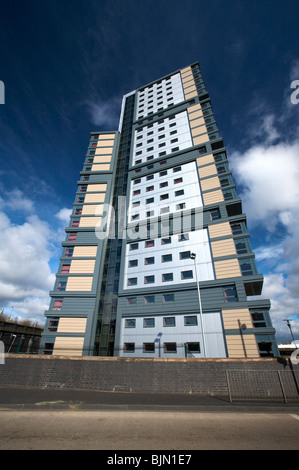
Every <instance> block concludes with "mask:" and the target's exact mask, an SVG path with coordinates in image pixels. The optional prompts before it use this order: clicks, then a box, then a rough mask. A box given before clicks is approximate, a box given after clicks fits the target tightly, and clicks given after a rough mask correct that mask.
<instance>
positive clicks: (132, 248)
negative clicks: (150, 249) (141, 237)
mask: <svg viewBox="0 0 299 470" xmlns="http://www.w3.org/2000/svg"><path fill="white" fill-rule="evenodd" d="M138 247H139V243H130V248H129V250H130V251H133V250H138Z"/></svg>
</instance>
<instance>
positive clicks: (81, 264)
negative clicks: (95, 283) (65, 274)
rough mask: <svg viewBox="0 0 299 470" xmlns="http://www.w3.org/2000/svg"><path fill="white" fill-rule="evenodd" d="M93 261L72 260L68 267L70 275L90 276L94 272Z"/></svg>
mask: <svg viewBox="0 0 299 470" xmlns="http://www.w3.org/2000/svg"><path fill="white" fill-rule="evenodd" d="M94 266H95V260H94V259H86V260H85V259H84V260H81V259H73V260H72V262H71V266H70V271H69V273H70V274H92V273H93V272H94Z"/></svg>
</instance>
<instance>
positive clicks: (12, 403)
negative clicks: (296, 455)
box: [0, 387, 299, 463]
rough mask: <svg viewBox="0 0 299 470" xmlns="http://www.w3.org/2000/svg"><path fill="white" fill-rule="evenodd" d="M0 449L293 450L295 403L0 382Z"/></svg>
mask: <svg viewBox="0 0 299 470" xmlns="http://www.w3.org/2000/svg"><path fill="white" fill-rule="evenodd" d="M0 449H1V450H5V449H6V450H11V449H13V450H16V449H20V450H22V449H26V450H28V449H33V450H54V449H55V450H56V449H57V450H105V451H106V453H105V456H104V458H106V456H107V452H108V454H109V451H110V450H111V451H117V450H118V451H120V450H123V451H142V450H145V451H149V452H151V451H152V452H154V451H158V450H167V451H171V450H176V451H182V450H186V451H187V450H190V451H192V450H203V449H204V450H235V449H244V450H254V449H266V450H298V449H299V403H297V404H296V403H295V404H292V405H291V404H288V405H285V404H283V403H255V404H252V403H243V404H240V403H239V404H238V403H229V402H228V401H227V400H225V399H217V398H215V397H199V396H195V395H194V396H191V395H184V396H183V395H175V394H172V395H171V394H169V395H165V394H160V395H154V394H141V393H140V394H134V393H114V392H111V393H107V392H105V393H102V392H90V391H82V390H81V391H73V390H72V391H70V390H50V389H48V390H45V389H30V388H23V389H21V388H17V387H15V388H7V387H0ZM111 455H112V456H113V455H114V453H112V454H111ZM133 455H134V453H133ZM104 463H105V462H104Z"/></svg>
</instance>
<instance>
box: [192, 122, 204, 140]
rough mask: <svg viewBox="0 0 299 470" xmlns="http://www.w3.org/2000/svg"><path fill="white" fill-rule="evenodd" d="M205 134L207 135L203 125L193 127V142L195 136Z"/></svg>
mask: <svg viewBox="0 0 299 470" xmlns="http://www.w3.org/2000/svg"><path fill="white" fill-rule="evenodd" d="M206 133H207V128H206V126H205V124H203V125H202V126H199V127H195V128H194V129H192V137H193V140H194V137H195V136H197V135H201V134H206Z"/></svg>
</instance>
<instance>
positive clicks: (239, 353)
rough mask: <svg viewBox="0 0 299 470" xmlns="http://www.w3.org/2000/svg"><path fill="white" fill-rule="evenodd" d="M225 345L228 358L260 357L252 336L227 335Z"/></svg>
mask: <svg viewBox="0 0 299 470" xmlns="http://www.w3.org/2000/svg"><path fill="white" fill-rule="evenodd" d="M226 344H227V350H228V357H229V358H237V357H239V358H243V357H247V358H258V357H260V355H259V352H258V349H257V345H256V340H255V336H254V335H243V336H242V337H241V336H239V335H229V336H226Z"/></svg>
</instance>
